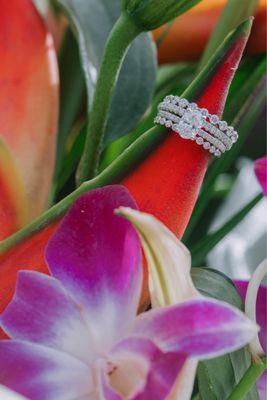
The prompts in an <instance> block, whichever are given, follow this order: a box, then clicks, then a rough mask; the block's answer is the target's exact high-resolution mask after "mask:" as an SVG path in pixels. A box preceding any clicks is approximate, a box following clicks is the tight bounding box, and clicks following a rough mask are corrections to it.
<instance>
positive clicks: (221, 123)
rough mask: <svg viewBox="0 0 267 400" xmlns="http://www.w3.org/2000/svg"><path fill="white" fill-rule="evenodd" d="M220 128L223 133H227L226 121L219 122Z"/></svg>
mask: <svg viewBox="0 0 267 400" xmlns="http://www.w3.org/2000/svg"><path fill="white" fill-rule="evenodd" d="M219 127H220V129H221V130H222V131H225V130H226V129H227V122H225V121H220V122H219Z"/></svg>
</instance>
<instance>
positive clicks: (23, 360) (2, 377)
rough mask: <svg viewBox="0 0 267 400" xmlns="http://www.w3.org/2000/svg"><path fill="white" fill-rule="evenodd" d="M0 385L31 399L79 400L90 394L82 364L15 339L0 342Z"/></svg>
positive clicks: (91, 386) (89, 382)
mask: <svg viewBox="0 0 267 400" xmlns="http://www.w3.org/2000/svg"><path fill="white" fill-rule="evenodd" d="M0 384H2V385H4V386H7V387H8V388H9V389H11V390H14V391H15V392H18V393H19V394H21V395H23V396H25V397H27V398H29V399H31V400H51V399H57V400H66V399H76V398H77V399H79V398H82V397H83V396H89V395H90V393H92V392H93V391H94V384H93V379H92V376H91V375H90V369H89V368H88V366H87V365H86V364H84V363H82V362H81V361H79V360H77V359H75V358H74V357H72V356H69V355H68V354H65V353H62V352H60V351H56V350H54V349H50V348H47V347H45V346H42V345H38V344H32V343H27V342H22V341H15V340H2V341H0ZM89 398H90V397H89Z"/></svg>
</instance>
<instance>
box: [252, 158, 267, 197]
mask: <svg viewBox="0 0 267 400" xmlns="http://www.w3.org/2000/svg"><path fill="white" fill-rule="evenodd" d="M254 168H255V174H256V176H257V179H258V181H259V184H260V185H261V188H262V191H263V194H264V195H265V196H267V156H265V157H262V158H259V159H258V160H256V161H255V163H254Z"/></svg>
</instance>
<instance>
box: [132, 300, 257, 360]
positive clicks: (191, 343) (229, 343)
mask: <svg viewBox="0 0 267 400" xmlns="http://www.w3.org/2000/svg"><path fill="white" fill-rule="evenodd" d="M134 334H135V335H136V336H140V337H151V338H153V341H154V342H155V343H156V345H157V346H158V347H160V348H161V349H162V350H163V351H171V352H176V351H183V352H185V353H187V354H188V355H189V356H191V357H196V358H197V359H208V358H211V357H216V356H219V355H222V354H225V353H226V352H231V351H234V350H237V349H238V348H241V347H243V346H244V345H245V344H247V343H248V342H249V341H250V340H251V339H252V338H253V337H254V336H255V335H256V334H257V327H256V325H255V324H254V323H253V322H252V321H251V320H250V319H249V318H247V317H246V316H245V315H244V314H243V313H241V312H240V311H239V310H237V309H235V308H233V307H231V306H229V305H228V304H227V303H223V302H219V301H217V300H213V299H206V298H200V299H195V300H191V301H188V302H186V303H182V304H178V305H173V306H169V307H166V308H162V309H156V310H152V311H150V312H149V313H146V314H142V315H140V316H138V317H137V320H136V325H135V328H134Z"/></svg>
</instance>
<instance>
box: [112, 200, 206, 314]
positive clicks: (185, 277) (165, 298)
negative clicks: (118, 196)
mask: <svg viewBox="0 0 267 400" xmlns="http://www.w3.org/2000/svg"><path fill="white" fill-rule="evenodd" d="M118 212H119V214H121V215H123V216H124V217H126V218H127V219H129V220H130V221H131V222H132V223H133V225H134V226H135V227H136V229H137V231H138V232H139V235H140V238H141V241H142V245H143V249H144V252H145V255H146V258H147V262H148V267H149V272H150V294H151V301H152V307H163V306H166V305H170V304H176V303H180V302H184V301H186V300H190V299H193V298H195V297H199V296H200V294H199V292H198V291H197V289H196V288H195V286H194V284H193V281H192V279H191V276H190V268H191V255H190V253H189V251H188V249H187V248H186V247H185V246H184V245H183V244H182V243H181V241H180V240H178V239H177V237H176V236H175V235H174V234H173V233H172V232H171V231H170V230H169V229H167V228H166V226H165V225H163V224H162V223H161V222H160V221H159V220H157V219H156V218H154V217H153V216H152V215H149V214H145V213H142V212H140V211H136V210H133V209H131V208H128V207H120V208H119V211H118Z"/></svg>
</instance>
